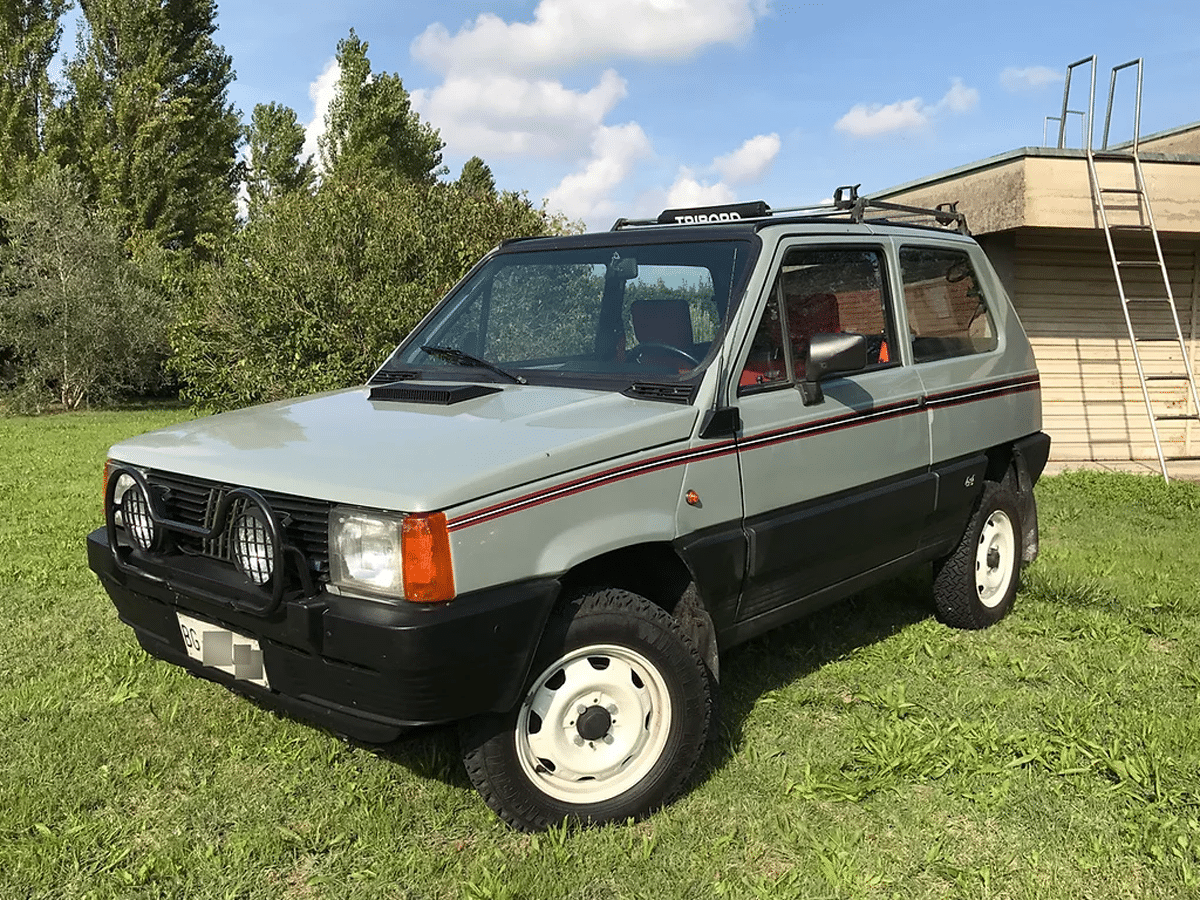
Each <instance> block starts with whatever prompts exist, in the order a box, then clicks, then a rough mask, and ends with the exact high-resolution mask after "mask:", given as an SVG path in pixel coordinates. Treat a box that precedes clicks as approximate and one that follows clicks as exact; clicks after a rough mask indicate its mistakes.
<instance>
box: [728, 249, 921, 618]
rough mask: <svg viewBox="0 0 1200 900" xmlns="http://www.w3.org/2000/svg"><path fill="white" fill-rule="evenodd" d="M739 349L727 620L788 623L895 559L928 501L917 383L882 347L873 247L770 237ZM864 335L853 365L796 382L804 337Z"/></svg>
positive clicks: (907, 548)
mask: <svg viewBox="0 0 1200 900" xmlns="http://www.w3.org/2000/svg"><path fill="white" fill-rule="evenodd" d="M775 266H776V272H775V277H774V278H773V280H772V282H771V287H770V291H769V293H768V295H767V296H765V297H763V298H761V301H760V303H759V310H758V313H757V315H758V320H757V323H756V326H755V327H754V329H753V330H752V332H751V333H752V334H753V338H752V339H751V341H750V344H749V346H748V348H746V349H745V350H744V351H743V359H744V363H743V364H742V366H741V371H740V376H739V379H738V387H737V394H738V401H737V405H738V408H739V413H740V417H741V425H742V427H741V432H740V434H739V437H738V440H737V457H738V461H739V465H740V467H741V474H742V486H743V503H744V510H745V531H746V534H747V538H748V542H749V547H748V555H747V572H746V580H745V587H744V590H743V595H742V600H741V603H740V606H739V610H738V618H739V621H740V622H742V623H746V622H749V621H751V620H755V619H763V620H769V621H770V622H774V621H778V620H782V619H784V618H789V617H791V616H792V615H797V614H800V613H801V612H803V611H805V610H806V609H809V608H811V607H813V606H816V605H820V604H821V603H822V602H825V601H827V600H831V599H836V598H837V597H839V596H842V595H844V594H845V593H846V592H847V591H848V590H851V589H853V585H854V584H856V583H857V582H858V581H862V580H863V578H864V577H869V576H868V573H872V572H875V571H876V570H878V569H879V568H880V567H881V566H886V565H888V564H889V563H895V562H897V561H900V560H904V559H906V558H907V557H909V556H910V555H911V554H913V553H914V551H915V550H916V549H917V546H918V541H919V536H920V534H921V532H922V529H923V528H924V526H925V523H926V520H927V518H928V515H929V513H930V510H931V509H932V506H933V502H934V496H933V493H934V480H933V478H932V476H931V475H930V472H929V461H930V445H929V430H928V425H927V421H926V415H925V411H924V403H923V393H922V384H921V380H920V378H919V377H918V376H917V374H916V373H915V372H914V370H913V368H912V366H910V365H905V364H903V361H902V359H901V354H900V353H898V350H899V347H898V345H897V343H896V331H895V322H896V317H895V315H894V314H893V297H892V296H891V293H892V292H891V290H890V281H889V271H888V268H889V267H888V261H887V252H886V248H885V245H884V244H882V243H878V244H876V243H872V242H869V241H850V242H827V243H819V244H814V243H812V241H811V239H810V240H809V241H803V240H800V239H794V240H792V241H784V242H782V243H781V244H780V247H779V250H778V252H777V254H776V263H775ZM843 331H847V332H857V333H862V334H865V335H866V337H867V345H868V364H867V367H866V368H865V369H864V370H862V371H859V372H854V373H852V374H849V375H846V376H844V377H834V378H831V379H829V380H827V381H825V382H824V383H823V387H824V399H823V400H822V401H820V402H817V403H815V404H813V405H809V406H806V405H805V404H804V401H803V398H802V396H801V392H800V390H799V389H798V387H797V385H798V383H799V382H800V381H802V380H803V376H804V365H805V354H806V352H807V350H808V346H809V341H810V339H811V337H812V336H813V335H814V334H818V333H831V332H833V333H836V332H843Z"/></svg>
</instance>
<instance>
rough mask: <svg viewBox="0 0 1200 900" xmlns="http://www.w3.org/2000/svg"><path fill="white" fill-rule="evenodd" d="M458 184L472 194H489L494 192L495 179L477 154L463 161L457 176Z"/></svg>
mask: <svg viewBox="0 0 1200 900" xmlns="http://www.w3.org/2000/svg"><path fill="white" fill-rule="evenodd" d="M458 184H459V186H460V187H461V188H462V189H463V190H465V191H467V192H468V193H472V194H490V195H494V194H495V193H496V180H495V179H494V178H493V177H492V170H491V169H490V168H489V167H488V164H487V163H485V162H484V161H483V160H482V159H480V158H479V157H478V156H472V157H471V158H470V159H468V160H467V161H466V162H465V163H463V167H462V172H461V173H460V174H459V176H458Z"/></svg>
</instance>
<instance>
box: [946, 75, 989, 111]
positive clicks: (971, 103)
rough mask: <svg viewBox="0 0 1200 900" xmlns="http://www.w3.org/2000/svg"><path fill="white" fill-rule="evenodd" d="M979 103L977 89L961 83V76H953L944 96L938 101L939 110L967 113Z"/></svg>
mask: <svg viewBox="0 0 1200 900" xmlns="http://www.w3.org/2000/svg"><path fill="white" fill-rule="evenodd" d="M978 105H979V91H977V90H975V88H969V87H967V86H966V85H965V84H963V80H962V79H961V78H955V79H954V80H953V81H952V82H951V83H950V90H948V91H946V96H944V97H943V98H942V99H941V100H939V101H938V105H937V108H938V110H939V111H941V110H943V109H948V110H950V112H952V113H959V114H961V113H967V112H970V111H971V110H973V109H974V108H975V107H977V106H978Z"/></svg>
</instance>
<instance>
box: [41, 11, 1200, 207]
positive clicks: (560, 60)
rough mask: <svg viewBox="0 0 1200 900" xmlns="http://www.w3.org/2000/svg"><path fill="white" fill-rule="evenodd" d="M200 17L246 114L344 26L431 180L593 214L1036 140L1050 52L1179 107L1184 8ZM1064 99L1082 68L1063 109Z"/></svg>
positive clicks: (916, 173)
mask: <svg viewBox="0 0 1200 900" xmlns="http://www.w3.org/2000/svg"><path fill="white" fill-rule="evenodd" d="M217 21H218V26H219V28H218V32H217V36H216V37H217V40H218V41H219V42H220V43H221V44H222V45H223V46H224V47H225V49H226V50H227V51H228V52H229V53H230V54H231V55H232V57H233V64H234V69H235V71H236V73H237V80H236V81H235V83H234V84H233V86H232V88H231V90H230V98H231V100H232V101H233V103H234V104H235V105H236V106H237V107H238V108H239V109H240V110H241V111H242V114H243V117H244V118H245V119H248V118H249V115H250V112H251V110H252V109H253V107H254V105H255V104H256V103H265V102H271V101H277V102H281V103H285V104H287V105H289V106H291V107H292V108H293V109H295V110H296V112H297V114H298V116H299V117H300V120H301V121H302V122H306V123H308V122H312V123H313V129H312V134H313V136H314V137H315V133H316V131H317V130H318V129H319V126H320V121H321V115H320V109H319V107H320V103H321V102H323V100H324V98H327V97H328V96H329V92H330V88H331V84H332V81H333V80H334V78H335V77H336V71H335V69H334V68H333V66H332V63H333V58H334V52H335V49H336V45H337V41H338V40H339V39H340V38H342V37H344V36H345V35H346V34H347V33H348V32H349V29H350V28H351V27H353V28H354V29H355V30H356V31H357V33H358V35H359V36H360V37H361V38H363V39H364V40H366V41H367V42H368V43H369V45H370V50H369V55H370V58H371V62H372V66H373V68H374V70H375V71H387V72H395V73H397V74H399V75H400V76H401V78H402V79H403V81H404V84H405V87H406V88H407V89H408V90H409V91H410V93H411V94H412V97H413V102H414V106H415V107H416V108H417V109H418V111H419V112H420V114H421V115H422V117H423V118H424V119H425V120H427V121H429V122H430V123H432V124H433V125H434V126H435V127H437V128H438V129H439V130H440V132H441V135H442V138H443V140H444V141H445V142H446V148H445V151H444V158H445V162H446V164H447V165H448V166H449V168H450V170H451V174H452V175H455V176H456V175H457V174H458V171H459V169H460V168H461V166H462V164H463V162H464V161H466V160H467V159H468V158H469V157H471V156H472V155H479V156H481V157H483V159H484V160H485V161H487V163H488V164H489V165H490V166H491V168H492V171H493V173H494V175H495V177H496V182H497V184H498V185H499V186H500V187H501V188H505V189H516V190H525V191H527V192H528V193H529V196H530V197H531V198H532V199H533V200H534V202H535V203H540V202H542V200H543V199H546V200H547V201H548V203H549V206H550V207H551V209H553V210H556V211H561V212H564V213H566V214H567V215H568V216H570V217H571V218H573V219H582V220H583V221H585V222H586V223H587V225H588V226H589V227H591V228H607V227H608V226H609V225H610V224H611V223H612V221H613V220H614V219H615V218H617V217H618V216H639V215H652V214H657V213H658V211H659V210H660V209H662V208H664V207H666V206H672V205H695V204H699V203H704V202H725V201H729V200H733V199H740V200H752V199H764V200H766V201H767V202H768V203H769V204H771V205H772V206H775V207H782V206H794V205H803V204H808V203H814V202H819V201H822V200H825V199H827V198H829V197H830V196H831V194H832V191H833V188H834V187H836V186H837V185H840V184H846V183H859V182H861V183H862V185H863V191H864V192H868V193H869V192H870V191H872V190H880V189H882V188H886V187H889V186H892V185H895V184H899V183H902V182H906V181H909V180H911V179H914V178H918V177H921V176H923V175H928V174H932V173H935V172H938V171H942V170H944V169H948V168H952V167H954V166H957V165H961V164H964V163H967V162H971V161H973V160H977V159H981V158H984V157H987V156H991V155H994V154H996V153H1001V152H1004V151H1006V150H1011V149H1014V148H1016V147H1022V146H1028V145H1039V144H1041V143H1042V133H1043V120H1044V117H1045V116H1047V115H1054V114H1057V112H1058V111H1059V109H1060V107H1061V104H1062V88H1063V72H1064V71H1065V68H1066V64H1067V63H1068V62H1071V61H1074V60H1076V59H1079V58H1081V57H1085V56H1089V55H1091V54H1092V53H1095V54H1097V55H1098V57H1099V72H1098V77H1097V85H1098V86H1097V91H1098V94H1099V95H1100V97H1099V99H1098V101H1097V105H1098V107H1099V108H1100V115H1101V116H1102V115H1103V105H1104V95H1105V94H1106V92H1107V87H1108V76H1109V70H1110V69H1111V68H1112V66H1114V65H1117V64H1119V63H1123V62H1125V61H1127V60H1129V59H1132V58H1135V57H1138V56H1142V57H1144V58H1145V88H1144V97H1143V109H1142V133H1143V134H1149V133H1153V132H1155V131H1160V130H1164V129H1167V128H1171V127H1174V126H1177V125H1182V124H1185V123H1188V122H1192V121H1196V120H1198V119H1200V90H1198V88H1200V24H1198V22H1197V16H1196V15H1195V11H1194V7H1192V6H1191V4H1185V3H1183V2H1173V3H1163V2H1158V0H1151V2H1143V3H1141V4H1136V5H1135V4H1128V3H1121V4H1118V3H1115V2H1111V0H1094V2H1076V0H1065V2H1058V0H1042V2H1027V0H1010V2H988V3H946V2H936V3H935V2H916V0H898V2H894V3H877V2H849V0H848V2H839V3H785V2H779V0H540V2H539V0H529V2H525V0H490V2H475V0H463V2H453V0H451V2H442V3H437V4H434V3H428V2H420V3H417V2H386V0H341V2H340V3H337V4H333V3H329V2H328V0H224V2H221V3H220V6H219V10H218V19H217ZM70 40H71V38H70V37H69V36H67V38H66V39H65V40H64V45H67V46H69V42H70ZM1132 83H1133V82H1132V79H1131V78H1130V79H1129V80H1128V81H1127V82H1125V86H1126V87H1127V88H1129V90H1128V91H1123V92H1122V93H1119V94H1118V109H1117V113H1116V114H1114V120H1115V121H1116V122H1117V123H1118V124H1117V125H1115V126H1114V129H1115V133H1116V135H1117V136H1125V137H1127V136H1128V134H1129V132H1130V131H1131V124H1132V99H1131V96H1130V95H1131V94H1132ZM1122 94H1126V96H1122ZM1085 102H1086V79H1083V80H1082V81H1081V82H1080V84H1079V92H1078V94H1076V93H1075V91H1074V90H1073V92H1072V106H1073V107H1074V108H1081V107H1082V106H1083V105H1084V104H1085ZM1118 114H1119V118H1118ZM1070 134H1071V136H1072V137H1073V139H1074V141H1075V142H1076V143H1077V142H1078V140H1079V134H1080V126H1079V123H1078V120H1073V121H1072V123H1071V132H1070ZM1098 134H1099V126H1097V135H1098ZM314 147H315V144H314ZM947 199H953V198H947Z"/></svg>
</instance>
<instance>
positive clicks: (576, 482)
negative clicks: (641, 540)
mask: <svg viewBox="0 0 1200 900" xmlns="http://www.w3.org/2000/svg"><path fill="white" fill-rule="evenodd" d="M1040 385H1041V381H1040V379H1039V378H1038V376H1037V375H1036V374H1035V375H1029V376H1022V377H1019V378H1007V379H1004V380H1002V381H995V382H991V383H988V384H983V385H975V386H973V387H969V388H959V389H957V390H954V391H946V392H944V393H941V394H934V395H931V396H929V397H928V398H926V399H925V400H924V401H922V400H921V399H920V398H913V399H910V400H902V401H899V402H897V403H888V404H884V405H882V406H873V407H871V408H869V409H864V410H855V411H853V412H847V413H842V414H840V415H837V416H831V417H830V418H828V419H819V420H817V421H815V422H806V423H804V424H802V425H794V426H790V427H788V428H780V429H776V430H773V431H764V432H762V433H760V434H756V435H751V436H749V437H744V438H741V439H740V440H737V441H721V442H720V443H717V444H712V445H710V446H705V447H693V448H690V449H688V450H679V451H675V452H672V453H664V454H662V455H660V456H655V457H651V458H650V459H644V460H641V461H639V462H635V463H626V464H625V465H621V466H616V467H614V468H611V469H606V470H605V471H603V472H597V473H596V474H594V475H587V476H584V477H583V478H576V479H573V480H571V481H566V482H563V483H562V484H558V485H555V486H553V487H549V488H543V489H542V490H539V491H533V492H532V493H529V494H525V495H524V496H521V497H516V498H514V499H512V500H506V501H504V502H503V503H497V504H495V505H493V506H489V507H486V508H484V509H481V510H477V511H475V512H473V513H467V514H466V515H464V516H460V517H458V518H455V519H451V520H450V521H449V522H448V523H447V528H448V530H450V531H460V530H462V529H464V528H470V527H471V526H473V525H482V524H483V523H485V522H491V521H493V520H495V519H499V518H501V517H503V516H508V515H511V514H513V513H517V512H523V511H524V510H527V509H533V508H534V507H536V506H541V505H542V504H545V503H551V502H553V501H555V500H561V499H562V498H564V497H572V496H574V495H576V494H580V493H583V492H584V491H590V490H593V489H595V488H598V487H605V486H607V485H610V484H616V483H617V482H619V481H625V480H627V479H629V478H636V477H638V476H639V475H647V474H650V473H652V472H661V471H663V470H665V469H672V468H675V467H677V466H685V465H687V464H688V463H693V462H701V461H703V460H708V459H717V458H718V457H722V456H727V455H729V454H730V453H740V452H749V451H751V450H759V449H762V448H764V447H773V446H776V445H778V444H783V443H787V442H789V441H795V440H802V439H804V438H809V437H816V436H818V435H822V434H831V433H833V432H835V431H842V430H844V429H847V428H857V427H858V426H860V425H870V424H872V423H874V422H884V421H888V420H889V419H895V418H899V417H901V416H908V415H912V414H914V413H921V412H923V411H924V410H925V409H926V408H934V409H936V408H942V407H949V406H959V405H961V404H964V403H975V402H978V401H981V400H991V399H994V398H997V397H1004V396H1008V395H1010V394H1018V393H1024V392H1026V391H1034V390H1038V389H1039V387H1040Z"/></svg>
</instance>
